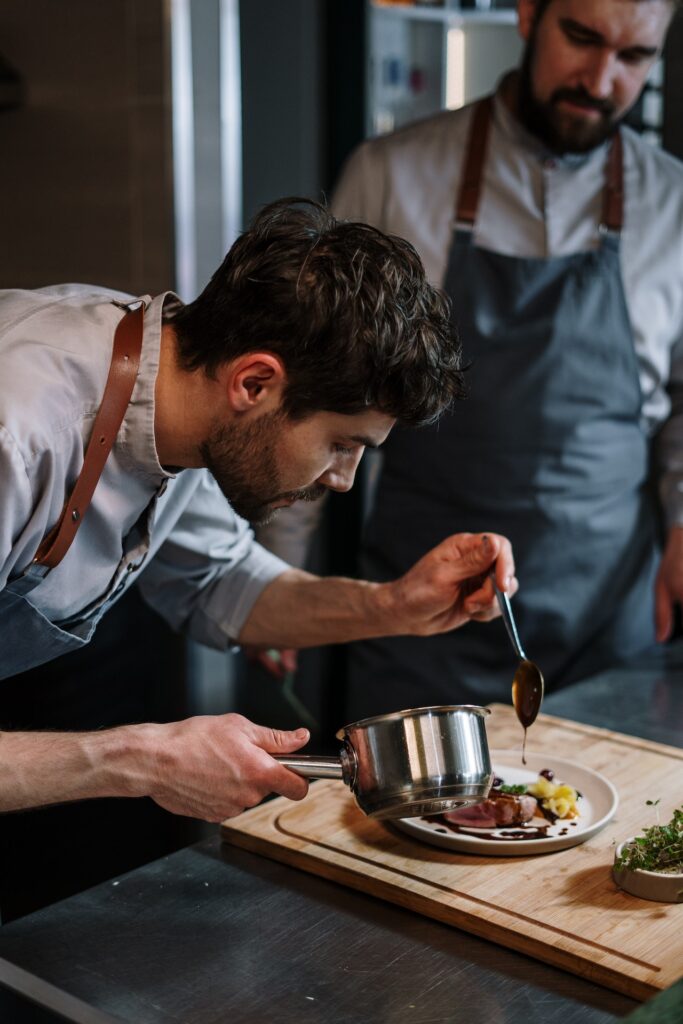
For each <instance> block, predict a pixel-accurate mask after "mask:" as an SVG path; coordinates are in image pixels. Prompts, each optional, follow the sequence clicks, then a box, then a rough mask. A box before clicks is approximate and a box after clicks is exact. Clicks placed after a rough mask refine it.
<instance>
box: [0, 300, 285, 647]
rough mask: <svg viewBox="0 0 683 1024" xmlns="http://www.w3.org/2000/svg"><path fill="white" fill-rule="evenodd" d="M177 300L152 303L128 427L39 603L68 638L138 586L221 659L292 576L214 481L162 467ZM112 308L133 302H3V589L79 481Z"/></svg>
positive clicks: (105, 362)
mask: <svg viewBox="0 0 683 1024" xmlns="http://www.w3.org/2000/svg"><path fill="white" fill-rule="evenodd" d="M169 297H170V298H171V299H175V296H172V295H171V293H165V294H163V295H160V296H158V297H157V298H155V299H153V300H152V299H150V298H149V296H143V300H144V301H145V302H146V303H147V304H148V307H147V310H146V313H145V320H144V333H143V344H142V355H141V360H140V369H139V374H138V378H137V381H136V384H135V387H134V390H133V395H132V398H131V401H130V404H129V406H128V409H127V411H126V414H125V417H124V420H123V424H122V426H121V429H120V431H119V433H118V436H117V438H116V441H115V443H114V446H113V448H112V451H111V454H110V455H109V458H108V460H107V463H106V465H105V468H104V472H103V473H102V476H101V478H100V481H99V483H98V485H97V488H96V490H95V494H94V497H93V500H92V503H91V505H90V507H89V509H88V511H87V513H86V515H85V517H84V519H83V522H82V523H81V526H80V528H79V530H78V533H77V534H76V538H75V540H74V542H73V544H72V545H71V547H70V548H69V550H68V552H67V553H66V555H65V556H64V558H63V559H62V561H61V562H60V563H59V565H58V566H56V567H55V568H54V569H53V570H52V571H51V572H50V573H48V575H47V577H46V578H45V580H43V581H42V582H41V583H40V584H39V585H38V586H37V587H36V588H35V589H34V590H32V591H31V593H30V595H29V598H30V602H31V603H32V604H33V605H34V606H35V607H36V608H37V609H38V610H39V612H40V613H42V614H43V615H45V616H46V617H47V619H49V621H50V622H52V623H55V624H59V625H63V628H67V629H70V628H72V626H73V625H74V623H78V622H79V621H81V620H82V619H83V617H84V616H88V615H96V614H97V611H98V609H100V608H101V607H102V605H103V604H108V603H109V602H111V601H112V600H115V599H117V598H118V597H119V596H120V595H121V594H122V593H123V592H124V591H125V590H126V588H127V587H128V586H129V585H130V584H131V583H132V582H135V581H136V580H137V579H138V578H139V583H140V589H141V591H142V593H143V595H144V597H145V598H146V600H147V601H148V602H149V603H150V604H151V605H152V606H153V607H154V608H155V609H156V610H157V611H158V612H160V614H161V615H162V616H163V617H164V618H165V619H166V621H167V622H169V623H170V625H171V626H172V627H173V628H175V629H181V628H182V629H183V630H185V631H186V632H187V633H188V634H189V635H190V636H192V637H193V638H194V639H195V640H197V641H199V642H200V643H203V644H207V645H209V646H212V647H217V648H225V647H227V646H228V645H229V644H230V642H231V641H233V640H234V639H235V638H236V637H237V636H238V634H239V632H240V629H241V627H242V625H243V624H244V622H245V620H246V619H247V617H248V615H249V612H250V611H251V608H252V606H253V604H254V602H255V600H256V598H257V597H258V596H259V594H260V593H261V591H262V590H263V588H264V587H265V586H266V585H267V584H268V583H270V582H271V581H272V580H273V579H275V577H277V576H278V575H280V573H282V572H283V571H284V570H285V569H287V568H288V566H287V565H286V564H285V563H284V562H282V561H281V560H280V559H279V558H276V557H275V556H274V555H271V554H270V553H269V552H267V551H265V550H264V549H263V548H262V547H260V546H259V545H258V544H256V542H255V541H254V539H253V535H252V532H251V530H250V529H249V526H248V524H247V523H246V522H245V521H244V520H243V519H241V518H240V517H239V516H238V515H237V514H236V513H235V512H234V511H233V510H232V508H231V507H230V505H229V504H228V502H227V501H226V499H225V498H224V496H223V495H222V493H221V492H220V490H219V488H218V486H217V484H216V483H215V481H214V480H213V478H212V477H211V476H210V474H209V473H208V472H207V471H206V470H198V469H185V470H181V471H173V470H172V469H168V468H164V467H162V466H161V465H160V463H159V460H158V457H157V452H156V446H155V440H154V386H155V380H156V376H157V372H158V367H159V350H160V343H161V316H162V309H163V305H164V301H165V300H166V299H167V298H169ZM112 299H118V300H123V301H128V300H130V299H131V296H126V295H122V294H121V293H118V292H112V291H108V290H107V289H102V288H95V287H90V286H87V285H76V284H74V285H61V286H57V287H51V288H42V289H37V290H35V291H21V290H11V291H2V292H0V590H2V589H3V588H4V587H5V585H6V583H7V581H8V580H9V579H11V578H13V577H15V576H17V575H19V574H20V573H21V572H22V571H23V570H24V569H25V568H26V567H27V566H28V565H29V563H30V562H31V560H32V559H33V557H34V555H35V553H36V550H37V548H38V546H39V544H40V543H41V541H42V540H43V538H44V537H45V535H46V534H47V533H48V532H49V530H50V529H51V527H52V526H53V525H54V524H55V522H56V521H57V520H58V519H59V515H60V513H61V510H62V506H63V504H64V501H65V500H66V497H67V496H68V494H69V493H70V492H71V490H72V488H73V485H74V483H75V480H76V478H77V476H78V474H79V473H80V470H81V468H82V465H83V459H84V454H85V448H86V445H87V442H88V439H89V435H90V430H91V428H92V424H93V420H94V417H95V415H96V413H97V410H98V408H99V406H100V403H101V401H102V395H103V393H104V388H105V383H106V379H107V374H108V371H109V365H110V362H111V355H112V345H113V337H114V331H115V328H116V325H117V323H118V321H119V320H120V318H121V315H122V313H121V310H120V309H119V308H117V306H115V305H114V304H113V303H112ZM1 644H2V623H1V622H0V646H1Z"/></svg>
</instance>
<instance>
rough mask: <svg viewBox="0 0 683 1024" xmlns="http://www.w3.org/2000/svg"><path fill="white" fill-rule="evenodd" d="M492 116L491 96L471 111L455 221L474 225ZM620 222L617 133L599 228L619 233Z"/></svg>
mask: <svg viewBox="0 0 683 1024" xmlns="http://www.w3.org/2000/svg"><path fill="white" fill-rule="evenodd" d="M492 115H493V97H492V96H486V97H485V98H484V99H483V100H480V101H479V102H478V103H477V105H476V107H475V108H474V110H473V111H472V118H471V122H470V130H469V136H468V139H467V151H466V156H465V165H464V171H463V177H462V182H461V184H460V191H459V194H458V202H457V206H456V214H455V216H456V224H462V225H467V226H469V227H473V226H474V224H475V223H476V220H477V211H478V209H479V197H480V195H481V183H482V179H483V170H484V161H485V159H486V146H487V142H488V137H489V129H490V126H491V118H492ZM623 223H624V157H623V144H622V141H621V132H616V134H615V135H614V137H613V139H612V143H611V145H610V148H609V153H608V154H607V166H606V169H605V188H604V191H603V199H602V220H601V224H600V228H601V230H603V231H612V232H615V233H616V234H618V233H619V232H620V231H621V229H622V226H623Z"/></svg>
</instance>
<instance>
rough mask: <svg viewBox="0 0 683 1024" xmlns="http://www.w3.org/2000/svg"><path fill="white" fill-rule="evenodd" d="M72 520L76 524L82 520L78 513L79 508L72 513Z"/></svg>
mask: <svg viewBox="0 0 683 1024" xmlns="http://www.w3.org/2000/svg"><path fill="white" fill-rule="evenodd" d="M71 518H72V519H73V521H74V522H75V523H77V522H78V520H79V519H80V518H81V513H80V512H79V511H78V509H77V508H75V509H74V510H73V512H72V513H71Z"/></svg>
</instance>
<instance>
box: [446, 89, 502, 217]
mask: <svg viewBox="0 0 683 1024" xmlns="http://www.w3.org/2000/svg"><path fill="white" fill-rule="evenodd" d="M492 113H493V97H492V96H486V97H485V98H484V99H483V100H480V101H479V103H477V105H476V107H475V108H474V110H473V111H472V117H471V120H470V130H469V135H468V138H467V150H466V153H467V155H466V157H465V167H464V171H463V177H462V181H461V183H460V193H459V195H458V203H457V206H456V213H455V218H456V223H458V224H469V225H470V226H471V227H472V226H474V224H475V222H476V220H477V210H478V209H479V196H480V193H481V179H482V171H483V169H484V161H485V159H486V144H487V142H488V138H489V127H490V125H491V115H492Z"/></svg>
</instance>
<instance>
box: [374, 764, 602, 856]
mask: <svg viewBox="0 0 683 1024" xmlns="http://www.w3.org/2000/svg"><path fill="white" fill-rule="evenodd" d="M491 761H492V763H493V771H494V773H495V774H496V775H497V776H499V777H500V778H501V779H503V781H504V782H505V783H506V785H508V786H518V785H521V784H523V783H526V784H528V783H530V782H535V781H536V779H537V778H538V773H539V772H540V771H541V769H542V768H549V769H550V770H551V771H552V772H554V773H555V781H557V782H565V783H566V784H567V785H568V786H573V787H574V789H577V790H578V791H579V793H580V794H581V799H580V800H579V809H580V811H581V813H580V815H579V817H578V818H574V819H573V820H574V821H575V823H576V824H573V825H572V824H571V823H570V821H567V820H560V821H556V822H555V823H554V824H552V825H550V826H549V828H548V830H547V834H546V835H545V836H542V837H539V838H537V839H512V838H510V836H509V835H508V836H506V835H505V833H506V832H507V833H510V832H513V831H516V829H515V827H514V826H511V825H508V826H503V827H501V828H469V827H467V831H466V832H451V831H449V830H448V828H447V826H446V825H445V824H443V823H441V822H439V821H429V820H428V819H427V818H399V819H397V820H396V821H394V822H393V824H394V825H396V827H397V828H400V829H401V831H403V832H407V833H408V834H409V835H411V836H412V837H413V838H414V839H421V840H422V841H423V842H425V843H432V844H433V845H434V846H443V847H445V848H446V849H449V850H457V851H459V852H460V853H477V854H483V855H484V856H485V857H510V856H516V857H526V856H527V855H528V854H533V853H553V852H555V851H556V850H566V849H567V847H569V846H578V844H579V843H584V842H585V841H586V839H590V838H591V836H594V835H595V834H596V832H599V831H600V829H601V828H604V827H605V825H606V824H607V822H608V821H609V820H610V818H612V817H613V815H614V812H615V811H616V809H617V806H618V804H619V797H618V795H617V791H616V789H615V788H614V786H613V785H612V783H611V782H609V781H608V780H607V779H606V778H605V776H604V775H600V774H599V773H598V772H594V771H593V770H592V769H591V768H586V767H584V765H581V764H577V763H576V762H575V761H565V760H564V758H560V757H552V756H551V755H549V754H527V763H526V765H522V764H521V756H520V753H519V751H518V750H492V751H491ZM546 824H548V823H547V822H546ZM461 828H462V826H461ZM563 833H564V834H563Z"/></svg>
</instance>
